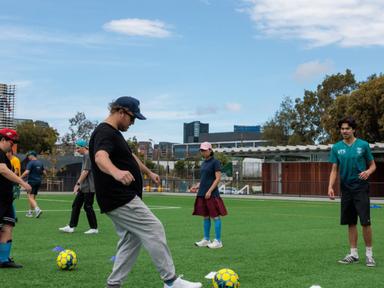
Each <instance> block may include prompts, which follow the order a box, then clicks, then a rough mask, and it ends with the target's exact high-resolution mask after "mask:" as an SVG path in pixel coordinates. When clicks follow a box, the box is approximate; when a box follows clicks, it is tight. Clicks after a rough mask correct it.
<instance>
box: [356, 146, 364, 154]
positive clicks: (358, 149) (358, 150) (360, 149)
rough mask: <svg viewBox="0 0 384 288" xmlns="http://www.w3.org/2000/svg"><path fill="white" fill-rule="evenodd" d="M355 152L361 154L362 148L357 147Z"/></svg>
mask: <svg viewBox="0 0 384 288" xmlns="http://www.w3.org/2000/svg"><path fill="white" fill-rule="evenodd" d="M356 153H357V154H359V155H361V154H363V148H361V147H357V148H356Z"/></svg>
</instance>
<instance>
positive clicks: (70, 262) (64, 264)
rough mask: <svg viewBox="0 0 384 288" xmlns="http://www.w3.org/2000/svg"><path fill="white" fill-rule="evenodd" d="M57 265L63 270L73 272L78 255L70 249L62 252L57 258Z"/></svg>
mask: <svg viewBox="0 0 384 288" xmlns="http://www.w3.org/2000/svg"><path fill="white" fill-rule="evenodd" d="M56 264H57V267H59V269H61V270H73V269H74V268H75V267H76V264H77V256H76V253H75V252H73V251H72V250H69V249H67V250H64V251H61V252H60V254H59V256H57V258H56Z"/></svg>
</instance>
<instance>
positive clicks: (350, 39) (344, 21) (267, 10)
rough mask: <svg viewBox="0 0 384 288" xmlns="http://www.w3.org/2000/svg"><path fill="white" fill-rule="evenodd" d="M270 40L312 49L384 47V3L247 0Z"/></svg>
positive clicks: (368, 0) (376, 0) (372, 0)
mask: <svg viewBox="0 0 384 288" xmlns="http://www.w3.org/2000/svg"><path fill="white" fill-rule="evenodd" d="M243 1H244V2H246V3H248V5H250V6H249V7H248V8H246V9H242V11H243V12H244V11H245V12H247V13H249V15H250V17H251V19H252V21H253V22H254V23H255V25H256V29H257V30H258V31H260V32H261V34H263V35H264V36H267V37H277V38H282V39H287V38H288V39H303V40H305V41H307V42H308V45H309V46H310V47H318V46H326V45H330V44H337V45H339V46H342V47H352V46H371V45H380V46H382V45H384V17H383V15H384V2H383V1H381V0H312V1H308V0H289V1H287V0H243Z"/></svg>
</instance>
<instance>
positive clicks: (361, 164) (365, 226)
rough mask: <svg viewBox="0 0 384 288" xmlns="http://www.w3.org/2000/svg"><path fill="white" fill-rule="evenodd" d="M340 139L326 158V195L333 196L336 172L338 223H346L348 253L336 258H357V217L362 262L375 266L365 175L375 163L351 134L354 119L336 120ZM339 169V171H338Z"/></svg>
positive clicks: (364, 144) (353, 260)
mask: <svg viewBox="0 0 384 288" xmlns="http://www.w3.org/2000/svg"><path fill="white" fill-rule="evenodd" d="M338 126H339V128H340V132H341V135H342V137H343V140H341V141H339V142H337V143H336V144H334V145H333V146H332V150H331V153H330V162H331V163H332V169H331V174H330V177H329V187H328V196H329V198H330V199H332V200H334V199H335V191H334V189H333V187H334V185H335V183H336V178H337V174H338V172H339V177H340V191H341V217H340V223H341V225H348V234H349V235H348V236H349V245H350V253H348V254H347V256H345V257H344V258H343V259H341V260H339V261H338V262H339V263H341V264H351V263H356V262H358V261H359V256H358V253H357V238H358V235H357V234H358V233H357V227H356V226H357V218H358V217H359V218H360V224H361V226H362V230H363V238H364V242H365V246H366V265H367V266H368V267H374V266H376V263H375V260H374V258H373V253H372V229H371V216H370V200H369V183H368V178H369V176H370V175H371V174H372V173H373V172H375V170H376V164H375V161H374V159H373V156H372V153H371V149H370V147H369V144H368V143H367V142H366V141H364V140H362V139H359V138H356V137H355V130H356V126H357V124H356V121H355V120H354V119H353V118H352V117H346V118H344V119H342V120H340V121H339V123H338ZM338 170H339V171H338Z"/></svg>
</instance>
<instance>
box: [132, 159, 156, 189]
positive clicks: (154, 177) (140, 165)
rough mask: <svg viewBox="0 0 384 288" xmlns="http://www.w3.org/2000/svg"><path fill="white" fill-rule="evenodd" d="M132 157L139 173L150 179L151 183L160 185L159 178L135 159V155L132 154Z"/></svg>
mask: <svg viewBox="0 0 384 288" xmlns="http://www.w3.org/2000/svg"><path fill="white" fill-rule="evenodd" d="M132 155H133V157H134V158H135V159H136V162H137V164H139V167H140V171H141V172H143V173H145V174H147V175H148V177H149V178H151V180H152V181H154V182H155V183H156V184H157V185H159V184H160V176H159V175H157V174H156V173H154V172H152V171H151V170H149V168H148V167H147V166H145V165H144V163H143V162H141V160H140V159H139V157H137V156H136V155H135V154H132Z"/></svg>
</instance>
